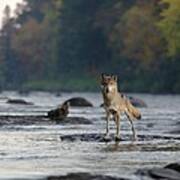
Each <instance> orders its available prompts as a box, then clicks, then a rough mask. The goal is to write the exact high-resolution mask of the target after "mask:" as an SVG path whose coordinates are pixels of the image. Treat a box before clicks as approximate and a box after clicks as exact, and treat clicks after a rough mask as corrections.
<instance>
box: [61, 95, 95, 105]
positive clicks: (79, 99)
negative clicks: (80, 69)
mask: <svg viewBox="0 0 180 180" xmlns="http://www.w3.org/2000/svg"><path fill="white" fill-rule="evenodd" d="M67 102H69V103H70V106H76V107H93V104H92V103H91V102H90V101H88V100H87V99H85V98H82V97H74V98H71V99H68V100H67V101H65V102H64V103H67Z"/></svg>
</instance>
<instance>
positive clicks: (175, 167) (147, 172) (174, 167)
mask: <svg viewBox="0 0 180 180" xmlns="http://www.w3.org/2000/svg"><path fill="white" fill-rule="evenodd" d="M136 174H137V175H139V176H146V177H150V178H152V179H154V180H156V179H168V180H179V179H180V164H179V163H172V164H169V165H167V166H165V167H164V168H152V169H141V170H138V172H137V173H136Z"/></svg>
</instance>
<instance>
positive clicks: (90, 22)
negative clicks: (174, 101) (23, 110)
mask: <svg viewBox="0 0 180 180" xmlns="http://www.w3.org/2000/svg"><path fill="white" fill-rule="evenodd" d="M10 14H11V9H10V7H9V6H6V8H5V9H4V17H3V26H2V29H1V30H0V89H1V90H46V91H98V90H99V89H100V88H99V77H100V74H101V73H111V74H117V75H118V77H119V88H120V90H121V91H126V92H141V93H180V1H179V0H89V1H88V0H24V2H23V3H19V4H17V7H16V10H15V16H14V17H11V16H10Z"/></svg>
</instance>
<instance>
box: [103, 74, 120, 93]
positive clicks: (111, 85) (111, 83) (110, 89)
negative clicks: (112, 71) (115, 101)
mask: <svg viewBox="0 0 180 180" xmlns="http://www.w3.org/2000/svg"><path fill="white" fill-rule="evenodd" d="M117 80H118V78H117V76H115V75H106V74H102V75H101V89H102V92H103V93H104V94H112V93H115V92H117V91H118V85H117Z"/></svg>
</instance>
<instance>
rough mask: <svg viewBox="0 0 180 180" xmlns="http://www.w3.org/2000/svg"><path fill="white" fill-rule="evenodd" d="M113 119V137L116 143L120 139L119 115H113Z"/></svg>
mask: <svg viewBox="0 0 180 180" xmlns="http://www.w3.org/2000/svg"><path fill="white" fill-rule="evenodd" d="M114 119H115V123H116V136H115V140H116V141H120V140H121V137H120V132H119V131H120V115H119V114H118V113H116V114H114Z"/></svg>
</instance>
